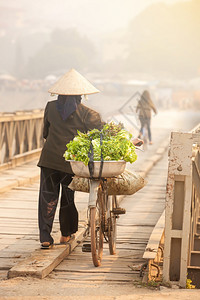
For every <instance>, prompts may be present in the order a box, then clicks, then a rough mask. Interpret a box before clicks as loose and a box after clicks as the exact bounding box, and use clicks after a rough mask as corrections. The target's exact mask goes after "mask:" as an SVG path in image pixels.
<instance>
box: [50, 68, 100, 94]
mask: <svg viewBox="0 0 200 300" xmlns="http://www.w3.org/2000/svg"><path fill="white" fill-rule="evenodd" d="M48 92H49V93H51V94H57V95H89V94H95V93H99V90H97V89H96V88H95V87H94V86H93V85H92V84H91V83H90V82H89V81H88V80H87V79H86V78H84V77H83V76H82V75H81V74H80V73H78V72H77V71H76V70H74V69H71V70H70V71H69V72H67V73H66V74H64V75H63V76H62V77H61V78H60V79H59V80H58V81H57V82H56V83H55V84H54V85H53V86H52V87H51V88H50V89H49V90H48Z"/></svg>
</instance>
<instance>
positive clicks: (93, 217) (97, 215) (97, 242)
mask: <svg viewBox="0 0 200 300" xmlns="http://www.w3.org/2000/svg"><path fill="white" fill-rule="evenodd" d="M100 197H102V194H101V196H100V195H98V198H99V199H98V200H97V207H92V208H90V229H91V253H92V261H93V264H94V266H95V267H99V266H100V265H101V259H102V255H103V226H102V215H103V207H102V200H103V199H100Z"/></svg>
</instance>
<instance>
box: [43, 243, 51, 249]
mask: <svg viewBox="0 0 200 300" xmlns="http://www.w3.org/2000/svg"><path fill="white" fill-rule="evenodd" d="M52 247H53V244H52V243H50V242H43V243H42V244H41V249H51V248H52Z"/></svg>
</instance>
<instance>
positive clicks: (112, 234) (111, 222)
mask: <svg viewBox="0 0 200 300" xmlns="http://www.w3.org/2000/svg"><path fill="white" fill-rule="evenodd" d="M110 197H111V196H110ZM113 208H116V196H114V195H113V196H112V209H113ZM116 240H117V223H116V215H115V214H113V212H112V210H111V211H110V216H109V218H108V244H109V251H110V255H114V254H116Z"/></svg>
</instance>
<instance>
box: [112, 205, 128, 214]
mask: <svg viewBox="0 0 200 300" xmlns="http://www.w3.org/2000/svg"><path fill="white" fill-rule="evenodd" d="M112 213H113V214H115V215H124V214H125V213H126V210H125V208H122V207H116V208H113V210H112Z"/></svg>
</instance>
